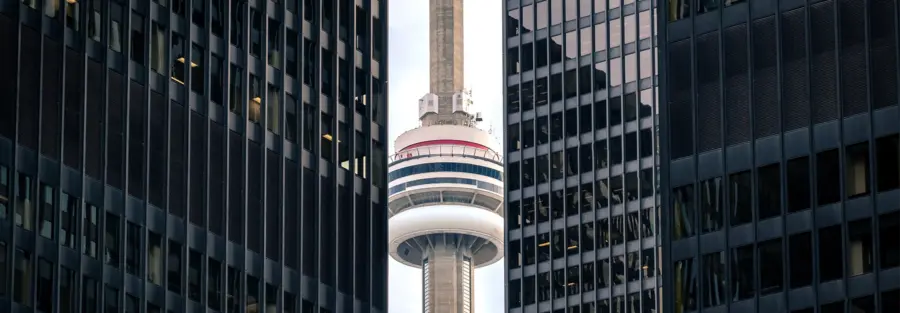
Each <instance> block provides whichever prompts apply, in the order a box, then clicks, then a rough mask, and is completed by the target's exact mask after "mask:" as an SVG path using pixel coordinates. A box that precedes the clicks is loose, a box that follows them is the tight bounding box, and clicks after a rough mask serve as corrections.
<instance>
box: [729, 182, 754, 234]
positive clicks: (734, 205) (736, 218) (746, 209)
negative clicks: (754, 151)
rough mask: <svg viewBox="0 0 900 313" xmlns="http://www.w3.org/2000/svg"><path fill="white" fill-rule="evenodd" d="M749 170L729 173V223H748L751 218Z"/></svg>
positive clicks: (733, 224)
mask: <svg viewBox="0 0 900 313" xmlns="http://www.w3.org/2000/svg"><path fill="white" fill-rule="evenodd" d="M750 178H751V177H750V171H744V172H740V173H737V174H731V177H730V181H729V188H728V189H729V190H728V191H729V193H730V196H731V198H730V201H729V202H730V203H729V206H730V208H729V211H731V225H732V226H736V225H741V224H744V223H749V222H750V221H751V220H752V219H753V211H752V206H751V199H752V185H751V181H750Z"/></svg>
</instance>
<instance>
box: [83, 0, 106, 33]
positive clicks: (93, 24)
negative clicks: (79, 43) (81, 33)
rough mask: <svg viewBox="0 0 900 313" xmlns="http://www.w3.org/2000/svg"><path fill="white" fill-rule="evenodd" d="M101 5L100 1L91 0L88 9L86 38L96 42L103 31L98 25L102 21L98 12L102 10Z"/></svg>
mask: <svg viewBox="0 0 900 313" xmlns="http://www.w3.org/2000/svg"><path fill="white" fill-rule="evenodd" d="M102 6H103V2H102V1H91V2H90V8H89V9H88V22H87V28H88V38H91V40H93V41H96V42H100V35H101V34H102V33H103V28H102V27H101V26H100V24H101V23H102V21H103V18H102V17H101V16H102V15H101V14H100V12H102V10H103V9H102Z"/></svg>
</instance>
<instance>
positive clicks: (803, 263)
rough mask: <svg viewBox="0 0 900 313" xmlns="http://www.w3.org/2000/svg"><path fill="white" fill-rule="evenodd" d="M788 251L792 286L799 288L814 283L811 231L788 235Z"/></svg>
mask: <svg viewBox="0 0 900 313" xmlns="http://www.w3.org/2000/svg"><path fill="white" fill-rule="evenodd" d="M788 251H789V253H790V254H789V257H790V267H789V268H788V273H790V276H791V277H790V281H791V288H799V287H803V286H807V285H809V284H811V283H812V276H813V270H812V269H813V261H812V256H813V250H812V235H811V234H810V233H809V232H806V233H801V234H795V235H791V236H790V237H788Z"/></svg>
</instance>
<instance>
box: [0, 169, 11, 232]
mask: <svg viewBox="0 0 900 313" xmlns="http://www.w3.org/2000/svg"><path fill="white" fill-rule="evenodd" d="M9 177H10V175H9V168H7V167H6V166H3V165H0V220H5V219H8V218H9V198H10V192H9V191H10V189H11V188H10V185H9V180H10V179H9Z"/></svg>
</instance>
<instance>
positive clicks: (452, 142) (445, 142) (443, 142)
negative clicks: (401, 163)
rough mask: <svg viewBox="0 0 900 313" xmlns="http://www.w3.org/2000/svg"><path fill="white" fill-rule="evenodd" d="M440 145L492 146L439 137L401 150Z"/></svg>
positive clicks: (483, 147)
mask: <svg viewBox="0 0 900 313" xmlns="http://www.w3.org/2000/svg"><path fill="white" fill-rule="evenodd" d="M440 145H454V146H466V147H473V148H478V149H484V150H491V149H490V148H488V147H485V146H484V145H480V144H477V143H474V142H471V141H465V140H454V139H439V140H428V141H423V142H419V143H414V144H411V145H409V146H406V147H404V148H403V149H400V151H401V152H402V151H406V150H409V149H413V148H421V147H427V146H440Z"/></svg>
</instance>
